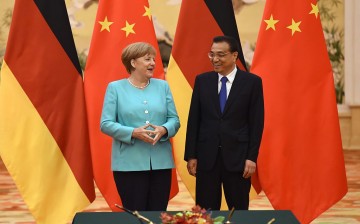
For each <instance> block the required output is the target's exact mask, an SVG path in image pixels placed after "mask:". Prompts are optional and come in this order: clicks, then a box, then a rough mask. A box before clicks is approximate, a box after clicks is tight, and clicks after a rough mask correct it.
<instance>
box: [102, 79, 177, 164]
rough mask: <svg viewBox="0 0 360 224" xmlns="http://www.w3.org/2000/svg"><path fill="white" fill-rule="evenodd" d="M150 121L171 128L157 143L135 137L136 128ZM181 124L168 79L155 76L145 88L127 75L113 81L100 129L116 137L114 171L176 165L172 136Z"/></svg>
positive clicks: (113, 140) (107, 94)
mask: <svg viewBox="0 0 360 224" xmlns="http://www.w3.org/2000/svg"><path fill="white" fill-rule="evenodd" d="M147 123H151V124H154V125H158V126H164V127H165V128H166V129H167V131H168V133H167V135H166V136H163V137H162V138H161V139H160V140H159V141H158V142H157V143H156V144H155V145H152V144H149V143H146V142H143V141H141V140H138V139H134V138H132V137H131V135H132V132H133V130H134V129H135V128H137V127H140V126H144V125H146V124H147ZM179 128H180V121H179V116H178V114H177V112H176V108H175V104H174V100H173V97H172V94H171V91H170V88H169V85H168V83H167V82H166V81H164V80H160V79H154V78H152V79H150V84H149V85H148V86H147V87H146V88H145V89H143V90H141V89H137V88H135V87H133V86H132V85H131V84H130V83H129V82H128V80H127V79H122V80H118V81H114V82H111V83H109V85H108V87H107V89H106V93H105V98H104V105H103V109H102V114H101V121H100V129H101V131H102V132H103V133H105V134H107V135H109V136H111V137H112V153H111V168H112V170H113V171H142V170H150V169H153V170H158V169H170V168H174V159H173V155H172V148H171V144H170V140H169V138H171V137H173V136H174V135H175V134H176V133H177V131H178V130H179ZM149 129H151V128H149Z"/></svg>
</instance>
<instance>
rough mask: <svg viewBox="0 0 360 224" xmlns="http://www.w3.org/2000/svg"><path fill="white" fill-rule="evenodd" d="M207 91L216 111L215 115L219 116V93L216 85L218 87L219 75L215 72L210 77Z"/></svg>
mask: <svg viewBox="0 0 360 224" xmlns="http://www.w3.org/2000/svg"><path fill="white" fill-rule="evenodd" d="M209 85H210V86H209V90H210V91H211V93H210V97H211V99H212V102H214V107H215V110H216V113H217V114H219V115H221V112H220V100H219V92H218V88H219V87H218V85H219V75H218V73H216V72H213V75H212V76H211V80H210V83H209Z"/></svg>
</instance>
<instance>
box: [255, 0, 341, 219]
mask: <svg viewBox="0 0 360 224" xmlns="http://www.w3.org/2000/svg"><path fill="white" fill-rule="evenodd" d="M251 71H252V72H253V73H255V74H258V75H259V76H261V77H262V79H263V88H264V100H265V127H264V133H263V139H262V143H261V148H260V152H259V157H258V176H257V178H256V177H254V178H253V184H254V186H256V188H257V190H258V191H259V190H261V188H262V189H263V190H264V192H265V194H266V195H267V197H268V198H269V200H270V202H271V204H272V205H273V207H274V208H275V209H286V210H291V211H292V212H293V213H294V214H295V216H296V217H297V218H298V219H299V220H300V222H301V223H309V222H311V221H312V220H313V219H315V218H316V217H317V216H319V215H320V214H321V213H322V212H324V211H326V210H327V209H328V208H330V207H331V206H332V205H333V204H335V203H336V202H337V201H339V200H340V199H341V198H342V197H343V196H344V195H345V194H346V192H347V182H346V173H345V165H344V157H343V152H342V143H341V136H340V128H339V119H338V114H337V106H336V99H335V89H334V80H333V72H332V68H331V64H330V61H329V57H328V53H327V49H326V44H325V39H324V35H323V30H322V27H321V22H320V16H319V10H318V6H317V2H316V0H311V1H309V0H306V1H304V0H296V1H295V0H293V1H277V0H267V1H266V6H265V10H264V15H263V23H262V25H261V27H260V32H259V36H258V40H257V45H256V50H255V55H254V60H253V64H252V67H251Z"/></svg>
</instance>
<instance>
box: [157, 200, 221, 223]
mask: <svg viewBox="0 0 360 224" xmlns="http://www.w3.org/2000/svg"><path fill="white" fill-rule="evenodd" d="M160 218H161V223H163V224H221V223H222V222H223V221H224V219H225V217H223V216H218V217H216V218H214V219H213V218H211V211H207V210H205V209H203V208H201V207H200V206H199V205H196V206H194V207H192V208H191V211H183V212H178V213H176V214H175V215H170V214H168V213H166V212H162V213H161V216H160Z"/></svg>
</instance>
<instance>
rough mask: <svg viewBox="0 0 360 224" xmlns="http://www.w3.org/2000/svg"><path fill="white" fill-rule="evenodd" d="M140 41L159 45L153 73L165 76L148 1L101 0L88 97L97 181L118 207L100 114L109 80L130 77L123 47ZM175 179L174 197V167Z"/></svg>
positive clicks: (89, 62)
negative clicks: (125, 65)
mask: <svg viewBox="0 0 360 224" xmlns="http://www.w3.org/2000/svg"><path fill="white" fill-rule="evenodd" d="M138 41H141V42H148V43H150V44H152V45H153V46H154V47H155V48H156V50H157V55H156V60H155V63H156V69H155V71H154V77H155V78H164V70H163V66H162V62H161V57H160V53H159V50H158V45H157V40H156V37H155V31H154V27H153V24H152V17H151V12H150V8H149V3H148V1H147V0H134V1H125V0H121V1H119V0H107V1H99V7H98V11H97V15H96V21H95V26H94V31H93V36H92V40H91V45H90V52H89V56H88V59H87V63H86V69H85V80H84V82H85V97H86V104H87V111H88V121H89V131H90V146H91V152H92V161H93V169H94V177H95V182H96V184H97V186H98V188H99V190H100V192H101V193H102V195H103V196H104V198H105V200H106V202H107V203H108V204H109V206H110V207H111V208H112V209H113V210H118V209H117V208H116V207H115V206H114V205H115V203H117V204H120V198H119V195H118V192H117V190H116V185H115V182H114V178H113V175H112V171H111V165H110V159H111V138H110V137H109V136H106V135H104V134H103V133H101V132H100V116H101V110H102V105H103V99H104V95H105V90H106V87H107V85H108V83H109V82H111V81H114V80H118V79H122V78H126V77H128V74H127V72H126V70H125V68H124V66H123V64H122V63H121V52H122V50H123V48H124V47H125V46H127V45H128V44H130V43H134V42H138ZM172 182H173V184H172V188H171V197H173V196H174V195H176V193H177V192H178V185H177V179H176V173H175V170H174V171H173V181H172Z"/></svg>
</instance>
